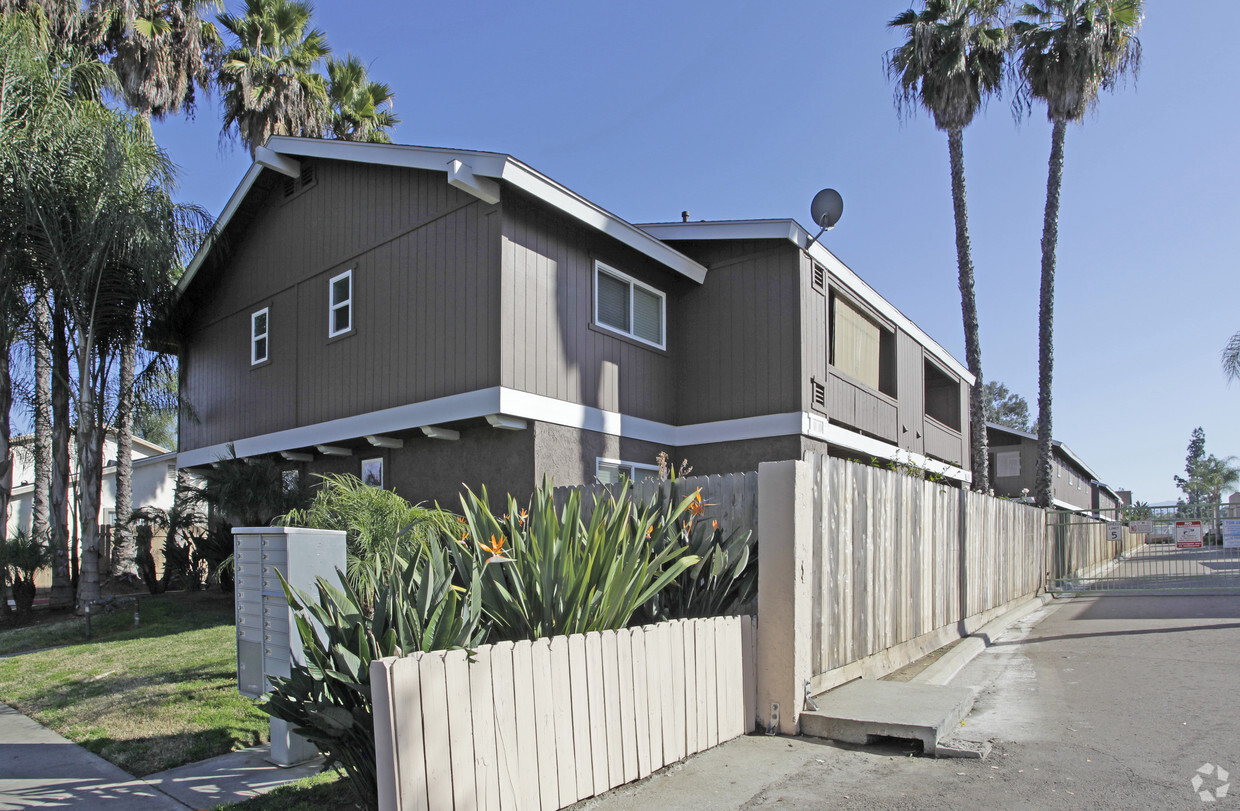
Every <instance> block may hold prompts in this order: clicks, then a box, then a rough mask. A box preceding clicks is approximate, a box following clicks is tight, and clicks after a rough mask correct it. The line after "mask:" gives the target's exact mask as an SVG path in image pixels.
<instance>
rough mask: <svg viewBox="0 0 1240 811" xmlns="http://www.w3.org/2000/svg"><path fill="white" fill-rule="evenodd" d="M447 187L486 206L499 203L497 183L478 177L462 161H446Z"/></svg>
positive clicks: (487, 178)
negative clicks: (468, 195) (476, 199)
mask: <svg viewBox="0 0 1240 811" xmlns="http://www.w3.org/2000/svg"><path fill="white" fill-rule="evenodd" d="M448 185H449V186H452V187H454V188H457V189H460V190H461V191H463V192H466V193H468V194H472V195H473V196H474V197H477V198H478V199H479V200H481V201H482V202H484V203H486V204H487V205H494V204H496V203H498V202H499V183H498V182H496V181H494V180H492V179H491V178H489V177H478V176H477V175H475V174H474V170H473V169H472V168H471V167H470V165H469V164H468V163H465V162H464V161H460V160H451V161H448Z"/></svg>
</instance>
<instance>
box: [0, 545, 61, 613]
mask: <svg viewBox="0 0 1240 811" xmlns="http://www.w3.org/2000/svg"><path fill="white" fill-rule="evenodd" d="M0 553H2V555H3V556H2V558H0V562H2V563H3V565H4V566H5V568H6V569H7V571H8V577H9V583H10V584H11V585H10V588H11V589H12V590H13V603H14V605H16V606H17V612H18V613H19V614H24V613H26V612H27V611H29V610H30V607H31V606H32V605H34V595H35V586H34V576H35V573H36V572H38V571H39V570H40V569H44V568H47V567H48V566H51V565H52V550H51V549H50V548H48V547H46V546H44V545H43V544H41V543H39V541H38V539H37V538H34V537H33V536H31V534H30V533H29V532H27V531H26V530H24V529H19V530H16V531H15V532H14V533H13V534H12V536H10V537H9V538H7V539H6V540H5V541H4V548H3V549H0ZM0 599H4V594H3V592H0Z"/></svg>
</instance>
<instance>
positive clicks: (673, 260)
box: [176, 135, 706, 298]
mask: <svg viewBox="0 0 1240 811" xmlns="http://www.w3.org/2000/svg"><path fill="white" fill-rule="evenodd" d="M264 148H265V149H267V150H269V151H270V152H272V153H273V154H275V155H277V156H280V155H285V156H288V155H293V156H297V157H303V158H321V159H324V160H339V161H347V162H351V163H368V164H376V165H381V166H395V167H400V168H405V169H425V170H429V171H436V172H444V173H445V174H448V175H449V177H450V176H451V172H452V167H451V165H450V164H451V163H452V162H453V161H459V162H461V163H464V164H467V165H468V167H469V170H470V174H471V176H472V177H473V179H474V180H475V181H477V180H479V179H482V178H492V179H494V180H507V181H508V182H510V183H512V184H513V185H514V186H516V187H517V188H520V189H522V190H524V191H526V192H528V193H529V194H532V195H534V196H535V197H537V198H539V199H541V200H543V201H544V202H546V203H548V204H549V205H552V206H554V207H556V208H558V209H560V210H561V211H563V212H564V213H566V214H568V215H569V216H570V217H573V218H575V219H577V220H580V221H581V222H583V223H585V224H586V225H588V226H590V227H592V228H595V229H597V230H599V231H602V232H603V233H605V234H607V235H609V236H611V237H613V238H615V239H618V240H620V241H621V242H623V243H624V244H625V245H628V246H629V247H631V248H634V249H636V250H638V251H640V252H641V253H644V254H646V255H647V256H649V257H650V258H652V259H654V260H655V261H658V262H660V263H662V264H664V265H666V266H667V267H669V268H671V269H672V270H674V271H676V272H678V273H680V274H682V275H684V276H687V277H688V278H690V279H692V280H693V281H695V282H697V283H698V284H701V283H702V282H703V281H704V280H705V279H706V267H705V266H704V265H701V264H699V263H698V262H696V261H694V260H693V259H690V258H689V257H687V256H685V255H684V254H682V253H681V252H680V251H677V250H676V249H675V248H672V247H671V246H670V245H665V244H664V243H662V242H660V241H659V240H658V239H656V238H655V237H653V236H651V235H650V234H647V233H646V232H645V231H642V230H641V229H640V228H638V227H637V226H635V225H630V224H629V223H627V222H625V221H624V220H622V219H620V218H619V217H617V216H616V215H614V214H611V213H609V212H608V211H605V210H604V209H602V208H600V207H598V206H596V205H595V204H593V203H591V202H590V201H589V200H586V199H585V198H584V197H582V196H580V195H578V194H576V193H574V192H572V191H569V190H568V189H567V188H565V187H564V186H561V185H560V184H559V183H556V182H555V181H554V180H552V179H551V178H549V177H547V176H546V175H543V174H541V173H540V172H537V171H535V170H534V169H531V168H530V167H529V166H526V165H525V164H523V163H521V162H520V161H518V160H517V159H515V158H513V157H511V156H509V155H504V154H501V153H498V152H478V151H474V150H464V149H441V148H437V147H426V146H404V145H400V144H366V143H359V142H357V141H329V140H324V139H321V138H293V137H289V136H286V135H277V136H274V137H272V138H270V139H268V141H267V145H266V147H264ZM262 170H263V167H262V165H260V164H258V163H255V164H253V165H252V166H250V170H249V171H248V172H247V173H246V175H245V178H243V179H242V181H241V185H239V186H237V190H236V191H235V192H233V195H232V197H230V198H229V200H228V205H226V206H224V210H223V211H222V212H221V213H220V216H219V219H217V220H216V221H215V226H214V230H215V233H216V234H219V233H222V232H223V230H224V228H225V227H226V226H227V225H228V223H229V221H230V220H231V219H232V217H233V215H234V214H236V213H237V208H238V207H239V206H240V205H241V201H242V200H244V199H245V196H246V194H248V193H249V191H250V187H251V186H253V185H254V181H255V180H257V179H258V176H259V174H261V173H262ZM488 190H490V189H489V187H488ZM468 191H470V193H474V192H473V191H472V190H468ZM490 191H494V192H495V193H496V194H498V188H495V189H493V190H490ZM484 199H485V198H484ZM211 244H212V240H207V241H206V242H204V243H203V245H202V246H201V247H200V248H199V249H198V252H197V253H196V254H195V255H194V258H193V261H191V262H190V264H189V267H188V268H186V270H185V274H184V275H183V276H182V277H181V280H180V282H179V283H178V284H177V291H176V295H177V297H178V298H179V297H180V296H181V295H182V294H183V293H184V292H185V288H186V287H188V286H189V283H190V281H192V280H193V278H194V276H195V275H196V274H197V273H198V269H199V268H200V267H201V266H202V263H203V261H204V260H205V259H206V256H207V254H208V253H209V252H210V247H211Z"/></svg>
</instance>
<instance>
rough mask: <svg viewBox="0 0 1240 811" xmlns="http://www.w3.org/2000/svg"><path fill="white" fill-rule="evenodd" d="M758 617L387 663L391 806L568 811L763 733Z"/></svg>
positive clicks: (381, 750)
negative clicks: (757, 702) (759, 727)
mask: <svg viewBox="0 0 1240 811" xmlns="http://www.w3.org/2000/svg"><path fill="white" fill-rule="evenodd" d="M753 640H754V628H753V624H752V623H751V621H750V619H749V618H748V617H719V618H714V619H705V620H678V621H673V622H664V623H659V624H658V625H647V626H644V627H641V628H628V629H624V630H620V631H606V632H602V633H589V634H584V635H580V634H575V635H572V636H557V637H552V638H550V639H536V640H534V641H532V642H531V641H523V642H516V643H513V642H501V643H498V644H495V645H484V646H482V647H480V648H477V649H476V650H475V651H473V653H472V655H471V654H468V653H467V652H466V651H449V652H439V653H426V654H415V655H413V656H408V657H405V658H390V659H382V660H379V661H376V662H374V663H373V664H372V665H371V669H370V680H371V691H372V695H373V696H374V712H375V743H376V757H377V773H378V783H379V804H380V807H381V808H383V809H385V810H386V809H446V808H458V809H465V808H470V809H472V808H482V809H509V808H512V809H557V808H563V807H565V806H568V805H572V804H573V803H575V802H577V801H578V800H581V799H584V798H586V797H590V796H593V795H595V794H600V793H602V792H604V791H606V790H608V789H610V788H614V787H615V786H619V785H622V784H623V783H627V782H630V781H633V780H638V779H640V778H642V777H646V776H647V775H649V774H651V773H652V772H653V771H655V770H656V769H660V768H662V767H663V766H665V765H668V764H671V763H675V762H676V761H678V760H681V759H683V758H685V757H687V756H688V755H692V754H694V753H696V752H700V751H702V750H704V749H708V748H710V747H712V746H716V745H717V744H719V743H722V742H724V741H727V740H730V739H732V738H735V737H737V736H738V735H743V734H745V733H746V732H747V731H749V730H750V729H752V725H753V719H754V716H755V712H754V703H753V702H754V693H753V686H754V658H753V651H754V641H753Z"/></svg>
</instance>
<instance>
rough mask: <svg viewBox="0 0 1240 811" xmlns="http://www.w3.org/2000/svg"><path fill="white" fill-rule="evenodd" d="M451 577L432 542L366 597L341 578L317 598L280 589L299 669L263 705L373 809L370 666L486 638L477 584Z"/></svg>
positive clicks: (323, 586) (322, 587) (276, 681)
mask: <svg viewBox="0 0 1240 811" xmlns="http://www.w3.org/2000/svg"><path fill="white" fill-rule="evenodd" d="M337 574H338V575H339V572H338V573H337ZM452 577H453V568H452V565H451V563H450V562H449V558H448V554H447V552H446V551H445V550H444V549H442V548H439V547H437V546H431V547H428V548H427V550H426V552H425V553H424V554H423V555H421V556H420V559H418V560H415V561H413V562H411V563H409V564H407V565H406V566H405V567H404V568H403V569H402V570H401V571H399V572H396V573H393V574H391V575H389V576H387V577H385V578H383V579H382V580H381V581H380V583H379V585H378V588H377V589H376V590H375V592H373V593H371V594H369V595H365V599H364V598H363V595H361V594H360V593H359V592H358V591H357V590H356V589H354V588H353V587H352V586H351V585H350V584H349V582H348V580H347V578H345V577H343V576H340V577H339V581H340V588H339V589H337V588H334V587H333V586H331V585H329V584H328V583H327V581H325V580H324V579H322V578H319V580H318V583H317V591H318V594H317V599H315V598H313V597H311V596H310V595H307V594H305V593H304V592H301V591H299V590H297V589H293V588H291V587H290V586H289V585H288V584H287V583H284V593H285V595H286V597H287V598H288V601H289V605H290V606H292V607H293V609H294V610H295V611H296V612H297V633H298V636H299V637H300V638H301V644H302V651H303V653H304V656H305V665H294V666H293V667H292V669H291V671H290V674H289V678H287V679H283V678H272V679H271V683H272V687H273V689H272V692H271V693H270V694H269V695H268V697H267V700H266V703H265V704H264V706H263V709H264V710H266V711H267V712H269V713H270V714H271V715H273V716H275V717H276V718H280V719H283V720H284V721H287V722H289V723H290V724H292V725H293V726H294V728H295V731H296V732H297V733H298V734H300V735H302V736H304V737H305V738H307V739H308V740H310V741H312V742H314V743H315V744H316V745H317V746H318V747H319V749H320V750H322V751H323V752H324V753H325V754H326V755H327V763H326V764H324V769H327V768H330V767H332V766H334V765H336V764H339V765H340V767H341V768H342V769H343V770H344V772H345V774H346V775H348V778H349V781H350V784H351V785H352V787H353V790H354V791H355V793H356V794H357V796H358V799H359V800H361V801H362V802H363V803H365V804H366V806H367V807H368V808H376V807H378V797H377V793H376V792H377V788H376V786H377V783H376V782H375V733H374V708H373V704H372V702H371V693H370V663H371V662H372V661H373V660H375V659H380V658H383V657H386V656H405V655H407V654H409V653H413V652H415V651H432V650H451V649H453V648H469V647H473V646H475V645H478V644H480V643H481V642H482V639H483V637H484V635H485V629H484V628H483V627H482V625H481V619H482V609H481V605H480V603H479V594H480V591H479V589H478V587H477V583H476V582H473V583H469V585H468V587H467V588H461V587H459V586H456V585H454V584H453V582H452ZM281 580H282V581H283V578H281ZM368 606H373V615H372V614H371V613H370V612H369V611H368V608H367V607H368Z"/></svg>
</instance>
